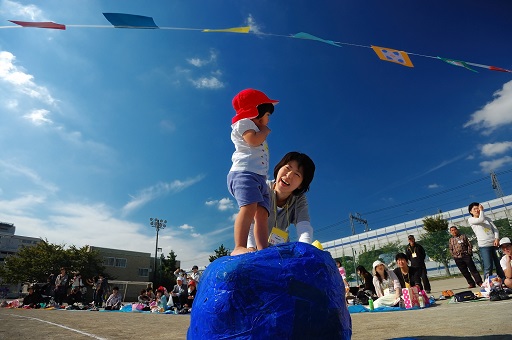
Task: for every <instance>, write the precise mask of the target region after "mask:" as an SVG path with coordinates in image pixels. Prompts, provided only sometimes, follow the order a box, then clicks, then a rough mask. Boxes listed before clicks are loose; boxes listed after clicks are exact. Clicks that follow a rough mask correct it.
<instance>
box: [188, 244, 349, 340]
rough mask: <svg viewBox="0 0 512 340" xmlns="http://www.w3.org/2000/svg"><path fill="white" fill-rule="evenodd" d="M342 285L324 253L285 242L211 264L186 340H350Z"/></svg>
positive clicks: (196, 300)
mask: <svg viewBox="0 0 512 340" xmlns="http://www.w3.org/2000/svg"><path fill="white" fill-rule="evenodd" d="M351 335H352V321H351V318H350V314H349V313H348V310H347V306H346V303H345V289H344V286H343V281H342V279H341V276H340V274H339V272H338V269H337V268H336V265H335V262H334V260H333V258H332V257H331V255H330V253H329V252H326V251H321V250H319V249H317V248H315V247H313V246H311V245H309V244H306V243H300V242H296V243H285V244H280V245H277V246H274V247H270V248H267V249H264V250H261V251H258V252H254V253H248V254H244V255H238V256H225V257H221V258H219V259H217V260H215V261H214V262H213V263H211V264H210V265H209V266H208V267H207V269H206V270H205V272H204V273H203V275H202V276H201V280H200V282H199V285H198V292H197V295H196V298H195V300H194V307H193V309H192V315H191V321H190V328H189V329H188V334H187V336H188V339H192V340H193V339H273V338H278V339H350V338H351Z"/></svg>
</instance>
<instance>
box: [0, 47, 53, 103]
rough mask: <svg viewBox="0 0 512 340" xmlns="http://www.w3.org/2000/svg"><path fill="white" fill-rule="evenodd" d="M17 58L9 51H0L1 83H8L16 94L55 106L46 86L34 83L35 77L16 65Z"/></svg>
mask: <svg viewBox="0 0 512 340" xmlns="http://www.w3.org/2000/svg"><path fill="white" fill-rule="evenodd" d="M15 60H16V57H15V56H14V55H13V54H12V53H11V52H7V51H0V81H2V82H5V83H7V84H8V85H10V86H11V87H12V89H13V90H14V91H15V92H18V93H21V94H24V95H27V96H29V97H30V98H34V99H38V100H40V101H42V102H43V103H45V104H48V105H55V104H56V100H55V99H54V98H53V97H52V95H51V94H50V91H48V89H47V88H46V87H44V86H40V85H37V84H36V83H35V82H34V76H33V75H31V74H28V73H26V72H25V71H24V70H23V69H22V68H20V67H18V66H16V65H15V64H14V62H15Z"/></svg>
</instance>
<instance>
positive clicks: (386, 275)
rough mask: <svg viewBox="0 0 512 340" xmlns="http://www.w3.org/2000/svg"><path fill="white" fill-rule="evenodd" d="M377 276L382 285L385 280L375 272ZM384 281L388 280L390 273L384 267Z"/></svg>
mask: <svg viewBox="0 0 512 340" xmlns="http://www.w3.org/2000/svg"><path fill="white" fill-rule="evenodd" d="M375 276H377V279H378V280H379V282H380V283H382V280H383V278H382V277H380V274H379V272H378V271H375ZM384 279H386V280H387V279H388V271H387V270H386V267H384Z"/></svg>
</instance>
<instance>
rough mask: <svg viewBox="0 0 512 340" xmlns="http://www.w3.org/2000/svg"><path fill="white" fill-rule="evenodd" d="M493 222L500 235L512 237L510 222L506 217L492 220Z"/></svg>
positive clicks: (511, 224)
mask: <svg viewBox="0 0 512 340" xmlns="http://www.w3.org/2000/svg"><path fill="white" fill-rule="evenodd" d="M494 224H495V225H496V227H497V228H498V230H499V231H500V237H510V238H512V223H511V221H510V220H509V219H508V218H502V219H501V220H496V221H494Z"/></svg>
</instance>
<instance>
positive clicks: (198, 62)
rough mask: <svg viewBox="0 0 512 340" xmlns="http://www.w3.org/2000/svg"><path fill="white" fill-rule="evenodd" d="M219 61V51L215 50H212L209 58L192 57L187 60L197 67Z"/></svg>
mask: <svg viewBox="0 0 512 340" xmlns="http://www.w3.org/2000/svg"><path fill="white" fill-rule="evenodd" d="M216 61H217V53H216V52H215V50H213V49H212V50H210V57H209V58H208V59H200V58H190V59H187V62H188V63H189V64H191V65H193V66H195V67H203V66H205V65H208V64H211V63H215V62H216Z"/></svg>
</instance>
